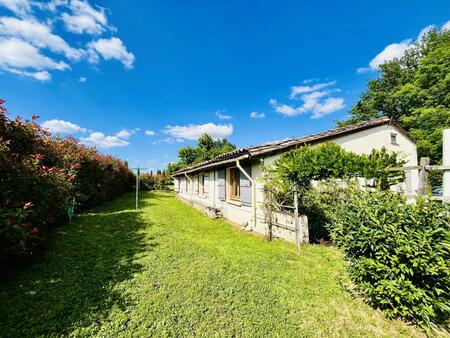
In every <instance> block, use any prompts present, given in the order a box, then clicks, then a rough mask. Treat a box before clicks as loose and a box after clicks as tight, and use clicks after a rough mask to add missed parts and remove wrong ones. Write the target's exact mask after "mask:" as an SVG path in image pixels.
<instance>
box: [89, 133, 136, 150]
mask: <svg viewBox="0 0 450 338" xmlns="http://www.w3.org/2000/svg"><path fill="white" fill-rule="evenodd" d="M81 142H83V143H85V144H87V145H92V146H96V147H99V148H112V147H124V146H127V145H129V144H130V142H128V141H127V140H124V139H121V138H120V137H118V136H117V135H114V136H107V135H105V134H103V133H101V132H99V131H95V132H93V133H91V134H90V135H89V136H88V137H82V138H81Z"/></svg>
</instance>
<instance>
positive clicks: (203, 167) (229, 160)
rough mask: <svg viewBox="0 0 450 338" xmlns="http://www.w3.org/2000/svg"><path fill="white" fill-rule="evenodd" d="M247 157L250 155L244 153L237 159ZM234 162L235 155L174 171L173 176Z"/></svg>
mask: <svg viewBox="0 0 450 338" xmlns="http://www.w3.org/2000/svg"><path fill="white" fill-rule="evenodd" d="M249 157H250V155H249V154H246V155H242V156H240V157H238V159H239V160H241V159H246V158H249ZM234 162H236V158H235V157H234V158H230V159H228V160H223V161H217V162H214V163H210V164H205V165H204V166H199V167H197V168H192V169H187V170H186V171H180V172H178V173H174V174H173V176H180V175H186V174H190V173H193V172H196V171H202V170H204V169H209V168H214V167H219V166H221V165H223V164H227V163H234Z"/></svg>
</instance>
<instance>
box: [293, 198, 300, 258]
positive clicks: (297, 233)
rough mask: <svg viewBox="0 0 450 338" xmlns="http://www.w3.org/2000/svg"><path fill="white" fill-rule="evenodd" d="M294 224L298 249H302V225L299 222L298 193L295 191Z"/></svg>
mask: <svg viewBox="0 0 450 338" xmlns="http://www.w3.org/2000/svg"><path fill="white" fill-rule="evenodd" d="M294 222H295V223H294V224H295V243H296V244H297V250H298V251H300V225H299V223H298V193H297V191H295V192H294Z"/></svg>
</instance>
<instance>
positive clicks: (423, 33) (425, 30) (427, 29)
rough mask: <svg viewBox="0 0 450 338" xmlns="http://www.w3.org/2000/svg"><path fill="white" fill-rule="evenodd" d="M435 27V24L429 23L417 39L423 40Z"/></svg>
mask: <svg viewBox="0 0 450 338" xmlns="http://www.w3.org/2000/svg"><path fill="white" fill-rule="evenodd" d="M433 29H436V26H435V25H428V26H426V27H425V28H423V29H422V30H421V31H420V33H419V36H418V37H417V40H418V41H420V40H422V39H423V38H424V37H425V36H426V35H427V34H428V33H429V32H431V31H432V30H433Z"/></svg>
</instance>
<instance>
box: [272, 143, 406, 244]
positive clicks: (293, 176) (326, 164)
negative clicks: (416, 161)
mask: <svg viewBox="0 0 450 338" xmlns="http://www.w3.org/2000/svg"><path fill="white" fill-rule="evenodd" d="M404 163H405V162H404V161H402V160H401V159H399V158H398V156H397V154H396V153H388V151H387V150H386V149H385V148H382V149H380V150H372V152H371V153H370V154H368V155H364V154H363V155H359V154H356V153H353V152H349V151H346V150H345V149H344V148H342V147H341V146H339V145H338V144H335V143H322V144H319V145H317V146H315V147H312V146H309V145H306V146H302V147H299V148H297V149H295V150H293V151H290V152H287V153H284V154H283V155H281V157H280V158H279V159H278V160H277V161H275V163H274V165H273V166H271V167H268V168H265V175H264V178H263V180H264V184H265V186H266V188H267V189H269V190H270V191H271V192H272V196H273V198H274V199H275V200H276V201H283V202H284V203H283V204H288V205H292V204H293V193H292V192H293V191H294V190H296V191H297V192H298V193H299V211H300V212H301V213H302V214H304V215H306V216H307V217H308V221H309V222H308V223H309V225H310V226H309V235H310V240H312V241H316V240H319V239H321V238H328V237H329V233H328V229H327V227H326V225H327V223H328V222H329V220H328V217H327V213H326V212H325V208H327V207H328V206H329V205H330V204H332V202H333V201H334V200H335V199H336V198H337V197H336V194H340V193H342V186H341V185H339V184H334V185H333V188H332V189H325V190H323V191H321V192H320V194H317V193H316V192H315V191H314V190H313V189H311V188H312V185H311V182H312V181H313V180H314V181H329V180H330V179H344V180H346V179H352V178H357V177H365V178H367V179H373V181H374V184H373V185H374V187H378V188H381V189H388V188H389V186H390V185H392V184H396V183H398V182H399V181H400V180H401V179H403V175H402V174H400V175H399V173H398V172H392V171H387V170H385V169H386V168H389V167H395V166H401V165H403V164H404ZM326 186H328V187H329V186H330V182H328V184H327V185H326ZM266 200H267V199H266ZM266 203H267V201H266Z"/></svg>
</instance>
